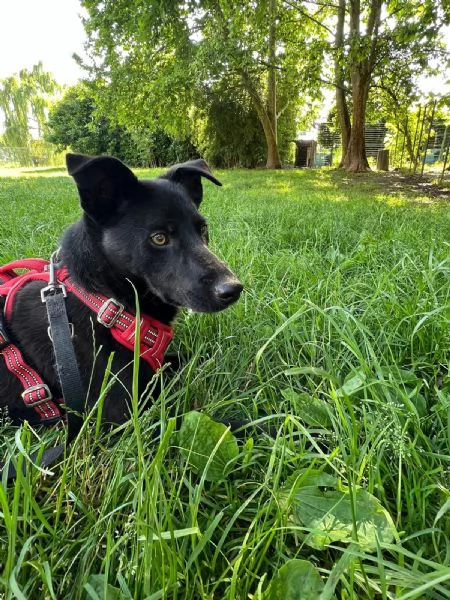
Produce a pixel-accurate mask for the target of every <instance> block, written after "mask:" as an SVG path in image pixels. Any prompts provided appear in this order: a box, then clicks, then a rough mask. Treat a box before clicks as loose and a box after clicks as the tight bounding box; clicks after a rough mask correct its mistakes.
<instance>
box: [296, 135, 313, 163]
mask: <svg viewBox="0 0 450 600" xmlns="http://www.w3.org/2000/svg"><path fill="white" fill-rule="evenodd" d="M295 146H296V148H295V163H294V164H295V166H296V167H314V166H315V164H316V148H317V142H316V141H315V140H296V141H295Z"/></svg>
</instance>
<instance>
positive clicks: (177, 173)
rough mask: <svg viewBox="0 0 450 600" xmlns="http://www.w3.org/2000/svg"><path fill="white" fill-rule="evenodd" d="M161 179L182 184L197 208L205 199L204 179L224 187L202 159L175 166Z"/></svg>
mask: <svg viewBox="0 0 450 600" xmlns="http://www.w3.org/2000/svg"><path fill="white" fill-rule="evenodd" d="M161 177H162V178H164V179H170V180H171V181H175V182H176V183H180V184H181V185H182V186H183V187H184V188H185V189H186V191H187V193H188V194H189V196H190V197H191V199H192V200H193V202H194V204H196V205H197V206H199V205H200V202H201V201H202V198H203V186H202V177H205V178H206V179H209V181H212V182H213V183H215V184H216V185H222V184H221V183H220V181H219V180H218V179H216V178H215V177H214V175H213V174H212V173H211V169H210V168H209V167H208V165H207V163H206V162H205V161H204V160H203V159H202V158H199V159H197V160H189V161H187V162H184V163H181V164H179V165H175V166H173V167H172V168H171V169H170V170H169V171H167V173H165V175H161Z"/></svg>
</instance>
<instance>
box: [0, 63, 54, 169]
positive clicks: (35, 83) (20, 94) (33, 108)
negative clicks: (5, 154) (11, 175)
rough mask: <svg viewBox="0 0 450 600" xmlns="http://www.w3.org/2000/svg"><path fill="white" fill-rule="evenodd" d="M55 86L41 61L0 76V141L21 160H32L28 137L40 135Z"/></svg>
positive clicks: (22, 162)
mask: <svg viewBox="0 0 450 600" xmlns="http://www.w3.org/2000/svg"><path fill="white" fill-rule="evenodd" d="M58 89H59V87H58V85H57V83H56V81H55V80H54V79H53V77H52V75H51V74H50V73H48V72H46V71H44V69H43V66H42V63H38V64H37V65H34V66H33V67H32V69H31V70H27V69H22V70H21V71H20V72H19V73H18V74H15V75H11V76H10V77H7V78H5V79H2V80H0V113H2V114H3V120H4V123H3V125H4V129H5V131H4V134H3V144H4V145H5V146H8V147H11V148H13V149H15V153H16V156H17V158H18V159H19V160H20V163H21V164H24V165H27V164H32V158H33V157H32V148H31V143H32V140H33V138H35V139H40V138H42V135H43V129H44V125H45V121H46V118H47V111H48V107H49V106H50V103H51V100H52V98H53V97H54V95H55V93H56V92H57V91H58Z"/></svg>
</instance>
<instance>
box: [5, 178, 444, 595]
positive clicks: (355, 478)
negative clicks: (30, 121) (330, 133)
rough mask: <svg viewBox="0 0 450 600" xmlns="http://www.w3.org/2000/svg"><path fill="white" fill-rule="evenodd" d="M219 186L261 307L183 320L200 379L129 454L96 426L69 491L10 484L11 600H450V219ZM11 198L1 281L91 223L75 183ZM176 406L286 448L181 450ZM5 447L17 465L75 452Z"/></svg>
mask: <svg viewBox="0 0 450 600" xmlns="http://www.w3.org/2000/svg"><path fill="white" fill-rule="evenodd" d="M50 175H51V176H50ZM146 175H148V173H146ZM151 175H152V176H153V175H154V173H152V174H151ZM219 177H220V178H221V179H222V180H223V182H224V188H222V189H217V188H215V187H214V186H212V185H209V184H208V183H206V184H205V188H206V200H205V202H204V206H203V207H202V210H203V213H204V214H205V215H206V216H207V218H208V220H209V224H210V232H211V238H212V240H211V245H212V247H213V249H215V250H216V251H217V253H218V254H219V255H220V256H221V257H222V258H223V259H225V260H226V261H227V262H228V263H229V264H230V265H231V267H232V268H233V269H234V270H235V272H236V273H237V274H238V275H239V276H240V278H241V279H242V281H243V282H244V284H245V293H244V294H243V297H242V299H241V300H240V301H239V303H237V304H236V305H235V306H234V307H232V308H231V309H229V310H227V311H226V312H224V313H221V314H217V315H196V314H191V313H189V312H185V313H183V314H182V315H181V316H180V318H179V320H178V322H177V326H176V335H175V340H174V342H173V346H172V348H174V349H176V350H178V351H179V352H180V354H181V355H182V356H183V357H184V367H183V369H182V370H181V371H180V372H179V373H178V374H177V375H176V376H175V377H174V378H171V379H169V378H167V377H164V374H163V375H162V379H163V393H162V395H161V396H160V398H159V399H158V400H157V401H156V402H155V403H154V406H153V408H152V409H151V410H150V411H148V412H147V413H145V414H142V415H140V417H139V418H138V406H137V398H135V397H134V399H133V402H134V411H133V418H132V419H131V421H130V422H129V423H127V424H126V425H124V426H122V428H121V435H120V436H117V435H111V436H110V437H109V438H108V436H106V435H105V434H101V433H99V432H98V431H96V429H95V426H92V427H87V428H86V431H85V433H84V434H83V435H82V436H81V438H80V439H79V440H78V442H77V444H76V445H75V446H74V448H73V449H72V451H71V453H70V455H69V456H68V457H67V458H66V460H65V461H64V463H63V464H62V465H61V466H59V467H57V468H55V469H54V475H47V476H44V475H43V474H42V473H40V472H39V471H36V470H32V471H31V472H29V473H28V474H27V475H26V476H25V477H20V478H19V479H18V480H17V481H16V483H15V484H14V486H11V487H9V488H6V486H5V487H4V488H3V489H2V488H0V511H1V514H2V522H0V563H1V566H0V571H2V574H1V575H0V596H1V593H3V596H4V597H5V598H8V599H9V598H20V599H22V598H29V599H35V598H36V599H40V598H46V599H47V598H51V599H59V598H71V599H72V598H73V599H78V598H80V599H81V598H83V599H84V598H102V599H103V598H104V599H108V600H111V599H116V598H137V599H140V598H146V599H149V600H150V599H154V600H156V599H157V598H167V599H169V598H170V599H172V598H173V599H175V598H176V599H182V598H183V599H184V598H185V599H203V598H204V599H211V600H212V599H225V598H226V599H230V600H231V599H239V600H241V599H245V598H255V599H256V598H261V599H269V598H271V599H272V598H273V599H275V598H279V597H282V596H283V597H284V598H285V599H286V600H291V599H293V598H319V595H320V594H321V595H320V598H322V599H326V598H342V599H362V598H374V599H375V598H377V599H378V598H382V599H390V598H396V599H397V598H402V599H405V600H406V599H407V598H430V599H442V598H450V567H449V566H448V565H449V564H450V465H449V462H450V458H449V455H450V376H449V372H448V370H449V358H450V355H449V348H450V252H449V244H450V237H449V231H450V211H449V206H448V203H445V202H437V201H433V202H430V201H429V200H428V199H427V198H424V197H420V196H418V195H417V194H414V195H413V194H412V193H409V192H408V191H407V190H402V189H400V188H399V189H392V188H391V187H389V188H387V187H383V185H382V184H380V182H379V179H378V178H375V177H372V176H370V175H364V176H361V177H358V176H354V177H352V178H349V177H346V176H344V175H342V174H340V173H336V172H330V171H326V170H323V171H314V172H313V171H285V172H271V173H268V172H264V171H255V172H246V171H229V172H223V173H219ZM0 202H1V203H2V206H3V207H4V208H3V215H2V221H1V223H0V235H1V238H2V245H1V247H0V260H1V262H2V263H3V262H6V261H7V260H10V259H13V258H16V257H19V256H25V255H27V256H44V257H45V256H49V255H50V253H51V252H52V251H53V250H54V248H55V246H56V244H57V240H58V237H59V235H60V232H61V230H62V229H63V228H64V227H65V226H66V225H67V224H68V223H70V222H72V221H73V220H74V219H76V218H77V216H78V215H79V208H78V204H77V201H76V194H75V189H74V186H73V184H72V182H71V180H70V179H69V178H68V177H65V176H63V175H62V173H58V172H51V174H48V176H47V175H46V173H45V172H40V173H39V172H37V173H28V174H26V175H22V176H17V177H4V178H1V179H0ZM169 409H170V410H171V411H172V412H173V411H175V412H177V413H178V414H183V413H189V411H193V410H197V411H199V410H201V412H202V413H204V414H207V415H209V416H211V417H212V418H213V419H214V418H217V419H219V418H224V417H226V418H232V417H238V418H242V417H247V418H249V419H253V420H258V419H260V420H262V421H264V422H265V423H270V424H272V426H273V427H276V428H278V435H277V436H276V438H275V439H273V438H271V437H269V436H267V435H264V434H262V433H257V432H253V433H252V434H251V435H249V436H247V438H245V439H244V440H242V441H239V443H238V444H237V445H236V440H234V438H233V437H232V436H231V437H230V434H227V433H226V432H225V431H222V429H220V427H219V429H217V428H216V429H215V428H214V425H213V424H212V423H211V422H210V421H209V420H207V419H206V417H205V419H203V420H201V419H200V421H198V423H200V425H199V426H198V427H197V429H194V430H192V429H186V432H187V433H186V432H185V434H184V436H183V430H182V432H181V433H180V434H177V433H176V432H175V431H174V423H173V421H171V420H170V419H168V418H167V417H166V415H167V414H168V412H169ZM192 415H194V416H195V413H192V412H191V413H189V415H188V416H187V417H186V422H188V420H189V419H190V418H192ZM196 418H197V417H196ZM93 419H95V415H93ZM189 422H191V421H189ZM158 423H162V432H161V435H160V437H159V438H158V439H157V440H156V441H155V439H154V428H155V425H156V424H158ZM186 427H187V426H186ZM2 434H3V435H2V438H3V439H2V442H0V452H1V455H5V454H6V453H7V452H9V453H15V455H17V456H19V461H20V460H25V459H24V458H23V453H22V454H21V453H20V452H19V450H18V448H17V446H18V445H19V446H20V447H23V448H25V449H26V448H28V447H30V446H32V447H36V446H38V445H40V444H42V443H44V444H47V445H49V444H51V443H53V441H55V439H56V438H57V437H58V435H59V436H60V435H61V433H60V432H58V431H55V430H54V431H36V432H32V431H30V430H29V428H28V427H23V428H22V429H21V430H15V429H14V428H12V427H11V426H9V425H8V423H7V422H5V423H4V427H3V428H2ZM191 434H192V435H191ZM197 438H198V439H197ZM225 442H226V443H225ZM208 444H209V446H208ZM208 448H209V449H208ZM230 448H232V449H234V450H233V451H232V452H231V451H229V449H230ZM236 448H237V449H236ZM235 450H236V451H235ZM202 454H204V455H206V456H203V457H201V456H200V455H202ZM199 457H200V459H201V460H199ZM227 461H229V462H228V464H226V463H227ZM214 473H215V474H214ZM217 473H218V474H217ZM321 507H322V508H321ZM321 510H322V512H320V511H321ZM330 519H331V521H330ZM366 535H367V536H368V537H370V536H371V541H370V542H367V541H365V539H366V538H365V536H366ZM292 559H302V560H307V561H309V563H308V567H307V568H308V569H313V570H314V573H315V574H316V575H317V574H318V575H319V582H318V584H317V585H319V587H320V589H321V590H322V591H321V592H320V593H319V592H317V591H316V592H313V591H309V592H308V591H307V590H306V588H303V587H302V588H301V589H302V590H303V591H302V592H300V591H299V590H300V587H299V586H300V584H299V579H295V569H296V568H300V563H298V562H297V563H293V562H292ZM304 564H305V563H301V565H303V566H304ZM280 569H281V571H279V570H280ZM290 577H291V579H289V578H290ZM289 581H291V582H296V583H295V584H292V585H293V587H291V588H290V587H289V585H288V584H289ZM271 582H272V584H271ZM277 585H278V587H277ZM311 589H312V588H311ZM277 590H278V591H277ZM280 590H281V591H280ZM293 590H294V591H293ZM295 590H297V591H295ZM277 594H278V595H277Z"/></svg>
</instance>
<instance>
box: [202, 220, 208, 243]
mask: <svg viewBox="0 0 450 600" xmlns="http://www.w3.org/2000/svg"><path fill="white" fill-rule="evenodd" d="M200 235H201V236H202V240H203V241H204V242H205V244H207V243H208V241H209V235H208V225H206V223H205V224H204V225H202V228H201V230H200Z"/></svg>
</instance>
